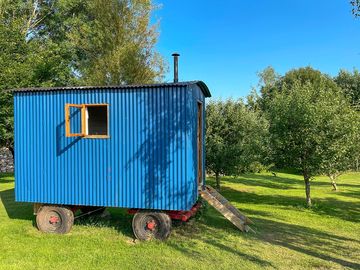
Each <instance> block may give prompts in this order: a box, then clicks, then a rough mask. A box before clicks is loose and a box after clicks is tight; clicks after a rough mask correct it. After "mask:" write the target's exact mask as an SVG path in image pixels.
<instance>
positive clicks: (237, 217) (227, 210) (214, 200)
mask: <svg viewBox="0 0 360 270" xmlns="http://www.w3.org/2000/svg"><path fill="white" fill-rule="evenodd" d="M199 192H200V195H201V197H202V198H203V199H205V200H206V201H207V202H208V203H209V204H210V205H211V206H213V207H214V208H215V209H216V210H218V211H219V212H220V213H221V214H222V215H223V216H224V217H225V218H227V219H228V220H229V221H230V222H231V223H232V224H234V225H235V226H236V227H238V228H239V229H240V230H241V231H242V232H248V231H253V230H252V229H251V228H250V227H249V226H248V225H249V224H252V221H251V220H250V219H248V218H247V217H246V216H245V215H244V214H242V213H241V212H240V211H239V210H238V209H237V208H236V207H234V206H233V205H232V204H231V203H230V202H229V201H228V200H227V199H225V197H224V196H222V195H221V194H220V193H219V192H217V191H216V190H215V189H214V188H212V187H211V186H205V189H203V190H200V191H199Z"/></svg>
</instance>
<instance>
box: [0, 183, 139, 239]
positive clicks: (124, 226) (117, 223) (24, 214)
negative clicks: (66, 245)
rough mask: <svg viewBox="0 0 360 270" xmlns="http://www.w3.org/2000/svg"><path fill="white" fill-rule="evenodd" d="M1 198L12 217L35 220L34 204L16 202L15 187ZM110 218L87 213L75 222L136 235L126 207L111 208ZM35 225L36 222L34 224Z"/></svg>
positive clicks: (5, 192) (4, 192)
mask: <svg viewBox="0 0 360 270" xmlns="http://www.w3.org/2000/svg"><path fill="white" fill-rule="evenodd" d="M0 199H1V202H2V204H3V205H4V208H5V211H6V213H7V215H8V217H9V218H10V219H22V220H32V221H34V215H33V204H32V203H22V202H15V194H14V189H13V188H12V189H7V190H4V191H0ZM109 212H110V213H111V215H110V218H109V219H104V218H101V217H100V215H86V216H83V217H80V218H75V224H76V225H81V226H94V227H111V228H114V229H115V230H117V231H118V232H120V233H122V234H123V235H125V236H128V237H132V238H133V237H134V235H133V233H132V229H131V220H132V216H131V215H129V214H127V213H126V211H125V210H124V209H115V208H114V209H109ZM34 225H35V224H34Z"/></svg>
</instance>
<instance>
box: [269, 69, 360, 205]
mask: <svg viewBox="0 0 360 270" xmlns="http://www.w3.org/2000/svg"><path fill="white" fill-rule="evenodd" d="M281 80H282V82H281V83H279V85H280V86H281V88H280V89H279V91H277V93H276V94H275V95H274V97H273V98H272V99H271V100H270V101H269V103H268V105H269V106H268V109H267V115H268V117H269V121H270V134H271V146H272V150H273V153H274V156H273V158H274V160H275V161H276V163H277V165H281V166H288V167H293V168H299V169H300V170H301V171H302V173H303V176H304V180H305V184H306V188H307V190H306V195H307V201H308V204H309V205H311V198H310V182H309V180H310V179H311V178H312V177H313V176H314V175H316V174H319V173H329V172H330V171H334V170H337V171H344V170H346V169H347V168H348V166H349V161H350V158H351V153H354V152H353V151H354V149H353V146H352V145H353V143H354V142H355V138H356V136H357V135H356V134H357V127H356V126H357V123H358V120H357V119H358V118H357V117H358V116H357V114H356V113H355V112H354V111H353V110H352V109H351V107H350V104H349V102H348V100H347V99H346V98H345V97H344V96H343V94H342V92H341V91H340V89H339V88H338V87H337V85H336V84H335V83H334V82H333V81H332V80H331V79H330V78H328V77H327V76H324V75H322V74H321V73H320V72H318V71H316V70H312V69H311V68H305V69H298V70H292V71H290V72H289V73H287V74H286V75H285V76H284V77H283V78H282V79H281Z"/></svg>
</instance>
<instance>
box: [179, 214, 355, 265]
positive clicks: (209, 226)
mask: <svg viewBox="0 0 360 270" xmlns="http://www.w3.org/2000/svg"><path fill="white" fill-rule="evenodd" d="M246 212H247V214H250V216H251V215H256V217H254V216H252V217H250V218H251V220H252V221H253V222H254V224H253V225H251V227H252V229H255V231H256V233H252V232H250V233H241V232H240V231H239V230H238V229H237V228H236V227H235V226H233V225H232V224H231V223H230V222H229V221H227V220H226V219H225V218H223V217H222V216H221V215H219V214H218V213H216V212H207V213H206V223H205V222H200V224H199V226H200V227H201V228H199V229H198V232H196V233H192V234H190V235H189V234H188V232H186V231H185V230H184V232H185V233H184V234H183V235H184V236H186V237H188V238H192V239H198V240H201V241H203V242H205V243H208V244H211V245H214V246H217V247H219V249H221V250H224V251H227V252H233V253H234V254H237V255H239V256H242V257H243V258H245V259H246V260H249V261H253V262H255V263H257V264H259V265H261V266H273V265H271V263H270V262H267V261H264V260H263V259H260V258H257V257H255V258H252V256H253V255H249V256H250V257H249V256H248V254H241V252H239V251H238V250H234V249H233V248H231V247H228V246H226V245H224V244H222V243H221V242H222V240H223V237H224V236H226V235H229V234H241V235H242V237H245V238H249V239H248V240H249V241H261V242H265V243H269V244H271V245H277V246H281V247H285V248H287V249H290V250H293V251H296V252H300V253H302V254H306V255H309V256H311V257H314V258H317V259H321V260H324V261H326V262H332V263H336V264H339V265H341V266H342V267H350V268H353V269H360V263H359V262H358V257H357V254H359V252H360V250H359V248H358V246H359V244H360V241H359V240H356V239H352V238H347V237H343V236H338V235H336V234H335V233H334V234H329V233H326V232H323V231H320V230H317V229H313V228H310V227H305V226H301V225H295V224H288V223H285V222H279V221H274V220H273V218H274V217H271V215H270V214H269V213H267V212H264V211H257V210H249V209H247V210H246ZM259 217H266V218H259ZM204 230H206V231H207V234H210V235H211V237H212V238H211V239H209V238H206V236H203V234H202V231H204ZM349 242H352V243H354V245H356V246H357V247H353V252H352V254H349Z"/></svg>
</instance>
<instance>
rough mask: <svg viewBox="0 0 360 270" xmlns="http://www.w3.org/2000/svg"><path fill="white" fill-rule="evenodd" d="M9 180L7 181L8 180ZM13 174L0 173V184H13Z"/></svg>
mask: <svg viewBox="0 0 360 270" xmlns="http://www.w3.org/2000/svg"><path fill="white" fill-rule="evenodd" d="M8 178H9V179H8ZM13 182H14V174H13V173H0V183H1V184H2V183H5V184H6V183H13Z"/></svg>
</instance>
